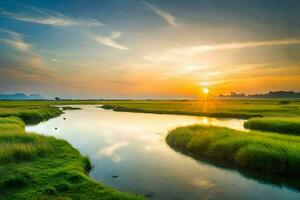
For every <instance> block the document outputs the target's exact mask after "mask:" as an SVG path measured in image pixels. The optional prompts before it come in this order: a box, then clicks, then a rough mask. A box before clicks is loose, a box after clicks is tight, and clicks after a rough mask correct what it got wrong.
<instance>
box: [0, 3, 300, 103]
mask: <svg viewBox="0 0 300 200" xmlns="http://www.w3.org/2000/svg"><path fill="white" fill-rule="evenodd" d="M203 88H209V90H210V93H211V95H218V94H220V93H224V94H226V93H229V92H231V91H235V92H243V93H264V92H268V91H270V90H294V91H300V1H297V0H244V1H243V0H240V1H238V0H226V1H225V0H184V1H183V0H177V1H176V0H147V1H138V0H90V1H88V0H64V1H62V0H51V1H49V0H31V1H25V0H24V1H21V0H18V1H13V0H1V1H0V93H13V92H25V93H40V94H43V95H45V96H49V97H53V96H60V97H65V98H178V97H180V98H189V97H197V96H198V95H200V94H201V92H202V91H203Z"/></svg>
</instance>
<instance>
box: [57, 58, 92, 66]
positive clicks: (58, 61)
mask: <svg viewBox="0 0 300 200" xmlns="http://www.w3.org/2000/svg"><path fill="white" fill-rule="evenodd" d="M51 61H52V62H56V63H62V64H66V65H74V66H78V67H81V68H86V69H97V67H95V66H90V65H85V64H80V63H74V62H67V61H62V60H58V59H56V58H51Z"/></svg>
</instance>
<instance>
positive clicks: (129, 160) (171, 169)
mask: <svg viewBox="0 0 300 200" xmlns="http://www.w3.org/2000/svg"><path fill="white" fill-rule="evenodd" d="M76 107H81V108H82V110H70V111H66V113H65V114H63V115H61V116H60V117H58V118H54V119H51V120H49V121H46V122H42V123H40V124H38V125H35V126H28V127H26V130H27V131H30V132H37V133H41V134H45V135H52V136H55V137H57V138H62V139H65V140H67V141H69V142H70V143H71V144H72V145H73V146H74V147H75V148H77V149H79V150H80V152H81V153H82V154H85V155H88V156H89V158H90V159H91V161H92V163H93V165H94V168H93V169H92V171H91V172H90V176H91V177H92V178H94V179H95V180H97V181H100V182H102V183H104V184H106V185H109V186H111V187H113V188H116V189H119V190H121V191H128V192H132V193H136V194H142V195H147V196H148V197H149V198H150V199H161V200H171V199H172V200H173V199H174V200H175V199H178V200H179V199H188V200H192V199H224V200H225V199H249V200H250V199H251V200H253V199H272V200H275V199H288V200H291V199H300V193H299V192H298V191H296V190H293V189H290V188H287V187H284V186H278V185H273V184H270V183H266V181H262V180H260V179H257V178H253V177H252V178H249V176H245V175H243V174H242V173H240V172H238V171H236V170H230V169H224V168H220V167H217V166H214V165H212V164H207V163H205V162H202V161H196V160H194V159H192V158H191V157H189V156H185V155H182V154H180V153H178V152H175V151H174V150H173V149H171V148H170V147H169V146H168V145H167V144H166V142H165V137H166V135H167V133H168V131H169V130H171V129H173V128H175V127H178V126H183V125H190V124H194V123H200V124H207V125H217V126H225V127H230V128H234V129H238V130H244V128H243V123H244V121H243V120H238V119H215V118H209V117H193V116H179V115H158V114H143V113H126V112H114V111H111V110H102V109H99V108H95V107H94V106H76ZM63 118H66V119H65V120H64V119H63ZM55 128H57V129H56V130H55Z"/></svg>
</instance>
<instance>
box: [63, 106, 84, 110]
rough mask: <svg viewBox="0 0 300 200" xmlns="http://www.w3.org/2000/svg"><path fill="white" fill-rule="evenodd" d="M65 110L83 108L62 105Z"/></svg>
mask: <svg viewBox="0 0 300 200" xmlns="http://www.w3.org/2000/svg"><path fill="white" fill-rule="evenodd" d="M62 109H63V110H81V108H76V107H72V106H64V107H62Z"/></svg>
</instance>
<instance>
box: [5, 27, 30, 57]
mask: <svg viewBox="0 0 300 200" xmlns="http://www.w3.org/2000/svg"><path fill="white" fill-rule="evenodd" d="M0 32H3V33H5V34H7V36H8V37H7V38H1V39H0V42H2V43H4V44H6V45H8V46H10V47H12V48H14V49H16V50H18V51H23V52H26V51H27V52H28V51H30V48H31V45H30V44H29V43H27V42H25V41H24V39H23V37H22V35H21V34H19V33H17V32H13V31H10V30H5V29H0Z"/></svg>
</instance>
